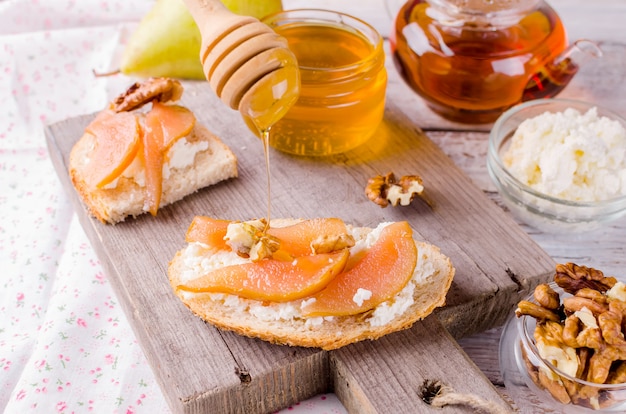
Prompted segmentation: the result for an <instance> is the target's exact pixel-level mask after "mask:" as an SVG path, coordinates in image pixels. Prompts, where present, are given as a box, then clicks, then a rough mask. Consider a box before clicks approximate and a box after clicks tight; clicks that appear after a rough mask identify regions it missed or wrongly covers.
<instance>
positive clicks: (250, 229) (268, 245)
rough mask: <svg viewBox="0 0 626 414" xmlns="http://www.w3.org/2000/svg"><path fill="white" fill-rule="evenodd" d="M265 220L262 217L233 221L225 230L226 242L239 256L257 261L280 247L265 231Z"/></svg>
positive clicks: (275, 239)
mask: <svg viewBox="0 0 626 414" xmlns="http://www.w3.org/2000/svg"><path fill="white" fill-rule="evenodd" d="M266 229H267V222H266V221H265V220H264V219H260V220H251V221H244V222H234V223H230V224H229V225H228V229H227V230H226V236H225V237H224V239H225V240H226V244H228V245H229V246H230V248H231V249H232V250H233V251H234V252H235V253H237V254H238V255H239V256H241V257H247V258H250V260H252V261H259V260H262V259H265V258H266V257H272V254H273V253H274V252H276V251H277V250H278V249H279V248H280V241H279V240H278V239H277V238H276V237H273V236H271V235H269V234H267V233H266Z"/></svg>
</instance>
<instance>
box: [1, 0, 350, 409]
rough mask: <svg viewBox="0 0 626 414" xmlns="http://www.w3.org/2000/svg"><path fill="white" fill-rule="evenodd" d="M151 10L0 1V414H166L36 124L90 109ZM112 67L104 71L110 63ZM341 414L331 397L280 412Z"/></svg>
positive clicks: (142, 4) (114, 85) (119, 84)
mask: <svg viewBox="0 0 626 414" xmlns="http://www.w3.org/2000/svg"><path fill="white" fill-rule="evenodd" d="M152 4H153V1H148V0H134V1H121V0H120V1H113V0H3V1H0V22H1V24H0V97H2V99H0V217H1V219H0V265H1V268H0V286H1V289H0V410H3V411H4V412H5V413H7V414H8V413H89V412H93V413H126V414H131V413H150V414H158V413H169V412H170V409H169V407H168V405H167V403H166V402H165V399H164V397H163V394H162V392H161V390H160V388H159V386H158V384H157V383H156V381H155V378H154V375H153V373H152V369H151V367H150V366H149V365H148V364H147V362H146V359H145V357H144V355H143V352H142V350H141V347H140V346H139V344H138V343H137V340H136V339H135V336H134V334H133V332H132V331H131V329H130V326H129V324H128V322H127V320H126V317H125V315H124V313H123V312H122V309H121V308H120V305H119V303H118V301H117V299H116V297H115V294H114V293H113V291H112V289H111V286H110V284H109V282H108V280H107V277H106V275H105V274H104V272H103V270H102V268H101V266H100V263H99V261H98V259H97V257H96V256H95V254H94V251H93V250H92V248H91V246H90V244H89V242H88V240H87V238H86V236H85V234H84V232H83V230H82V228H81V227H80V225H79V223H78V221H77V219H76V216H75V214H74V213H73V209H72V206H71V205H70V203H69V201H68V198H67V196H66V194H65V192H64V189H63V188H62V187H61V184H60V182H59V180H58V178H57V176H56V173H55V171H54V168H53V167H52V164H51V162H50V158H49V156H48V152H47V149H46V144H45V137H44V134H43V128H44V125H46V124H49V123H53V122H56V121H60V120H63V119H66V118H68V117H73V116H77V115H82V114H87V113H93V112H96V111H99V110H101V109H102V108H103V107H104V106H105V105H106V104H107V103H108V102H109V100H110V99H111V97H112V94H117V93H119V91H121V90H123V89H124V88H125V86H127V85H129V84H130V83H132V81H133V80H131V79H130V78H128V77H124V76H121V75H118V76H115V77H112V78H98V77H95V76H93V71H94V70H95V71H97V72H106V71H108V70H110V69H111V66H112V64H114V62H115V55H116V53H118V52H119V49H120V47H121V46H122V45H123V42H124V39H125V38H126V37H127V36H128V34H129V33H130V32H131V31H132V28H133V27H134V26H135V24H136V22H137V21H138V20H139V19H140V18H141V17H142V16H143V15H144V14H145V13H146V12H147V11H148V10H149V8H150V7H151V6H152ZM112 62H113V63H112ZM284 411H285V412H292V413H312V412H316V413H317V412H319V413H344V412H345V409H344V408H343V406H342V405H341V404H340V403H339V401H338V400H337V398H336V396H335V395H334V394H326V395H320V396H317V397H314V398H312V399H311V400H308V401H304V402H301V403H299V404H297V405H295V406H293V407H290V408H288V409H285V410H284Z"/></svg>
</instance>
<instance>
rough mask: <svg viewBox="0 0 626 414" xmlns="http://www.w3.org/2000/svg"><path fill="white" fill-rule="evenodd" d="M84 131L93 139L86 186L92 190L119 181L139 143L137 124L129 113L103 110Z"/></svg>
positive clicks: (134, 117) (133, 116)
mask: <svg viewBox="0 0 626 414" xmlns="http://www.w3.org/2000/svg"><path fill="white" fill-rule="evenodd" d="M85 131H86V132H87V133H89V134H91V135H93V136H94V148H93V150H92V151H91V153H90V154H89V160H90V161H89V167H88V168H86V169H85V182H86V183H87V185H88V186H90V187H92V188H93V187H95V188H103V187H104V186H106V185H107V184H109V183H111V182H112V181H113V180H115V179H116V178H117V177H119V176H120V175H121V174H122V173H123V172H124V170H125V169H126V167H128V166H129V165H130V163H131V162H132V161H133V159H134V158H135V156H136V155H137V151H138V149H139V146H140V143H141V139H140V137H141V134H140V129H139V122H138V121H137V117H136V116H135V115H134V114H131V113H129V112H120V113H115V112H113V111H111V110H105V111H102V112H100V113H99V114H98V116H97V117H96V119H94V120H93V121H92V122H91V123H90V124H89V125H88V126H87V128H86V129H85Z"/></svg>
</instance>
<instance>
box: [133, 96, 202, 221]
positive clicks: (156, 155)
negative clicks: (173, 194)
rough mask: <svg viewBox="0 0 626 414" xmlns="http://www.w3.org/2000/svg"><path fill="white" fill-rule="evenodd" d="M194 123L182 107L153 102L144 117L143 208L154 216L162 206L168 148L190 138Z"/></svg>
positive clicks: (187, 110)
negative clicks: (144, 173) (144, 182)
mask: <svg viewBox="0 0 626 414" xmlns="http://www.w3.org/2000/svg"><path fill="white" fill-rule="evenodd" d="M195 123H196V117H195V116H194V115H193V113H192V112H191V111H190V110H189V109H187V108H184V107H182V106H178V105H165V104H162V103H160V102H157V101H155V102H154V103H153V104H152V109H151V110H150V112H148V113H147V114H146V122H145V130H144V133H143V157H144V165H145V168H146V207H147V210H148V211H150V213H151V214H152V215H153V216H155V215H156V214H157V211H158V209H159V205H160V204H161V195H162V191H163V190H162V188H163V185H162V184H163V163H164V162H165V155H166V152H167V151H168V150H169V148H170V147H171V146H172V145H174V143H175V142H176V141H178V140H179V139H181V138H183V137H185V136H187V135H189V134H190V133H191V130H192V129H193V127H194V125H195Z"/></svg>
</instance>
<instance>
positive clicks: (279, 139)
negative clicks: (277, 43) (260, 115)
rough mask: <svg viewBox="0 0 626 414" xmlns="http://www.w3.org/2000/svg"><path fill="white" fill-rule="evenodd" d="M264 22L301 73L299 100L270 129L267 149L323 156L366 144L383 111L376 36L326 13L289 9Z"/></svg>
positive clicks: (384, 75) (340, 16) (362, 24)
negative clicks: (282, 40)
mask: <svg viewBox="0 0 626 414" xmlns="http://www.w3.org/2000/svg"><path fill="white" fill-rule="evenodd" d="M263 21H264V23H266V24H268V25H269V26H270V27H272V28H273V29H274V30H275V31H276V32H277V33H278V34H279V35H281V36H283V37H284V38H285V39H287V42H288V44H289V49H290V50H291V51H292V52H293V53H294V55H295V56H296V58H297V61H298V67H299V71H300V94H299V97H298V100H297V101H296V103H295V104H294V105H293V106H292V107H291V108H290V109H289V111H287V113H286V114H285V115H284V116H283V117H282V118H281V119H280V120H278V122H276V123H275V124H274V125H273V126H272V127H271V129H270V134H269V144H270V145H271V146H272V147H274V148H276V149H278V150H281V151H284V152H288V153H292V154H297V155H306V156H326V155H331V154H336V153H340V152H345V151H348V150H350V149H353V148H355V147H356V146H358V145H360V144H363V143H364V142H365V141H367V140H368V139H369V138H370V137H371V136H372V135H373V134H374V132H375V130H376V129H377V127H378V126H379V124H380V122H381V121H382V118H383V114H384V108H385V89H386V85H387V73H386V70H385V65H384V59H385V57H384V51H383V46H382V38H381V36H380V35H379V34H378V32H377V31H376V30H375V29H374V28H373V27H371V26H370V25H369V24H367V23H365V22H363V21H361V20H359V19H356V18H354V17H351V16H348V15H345V14H341V13H337V12H332V11H326V10H305V9H302V10H288V11H283V12H281V13H277V14H274V15H271V16H268V17H266V18H265V19H263ZM251 129H252V130H253V131H254V129H253V128H251Z"/></svg>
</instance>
